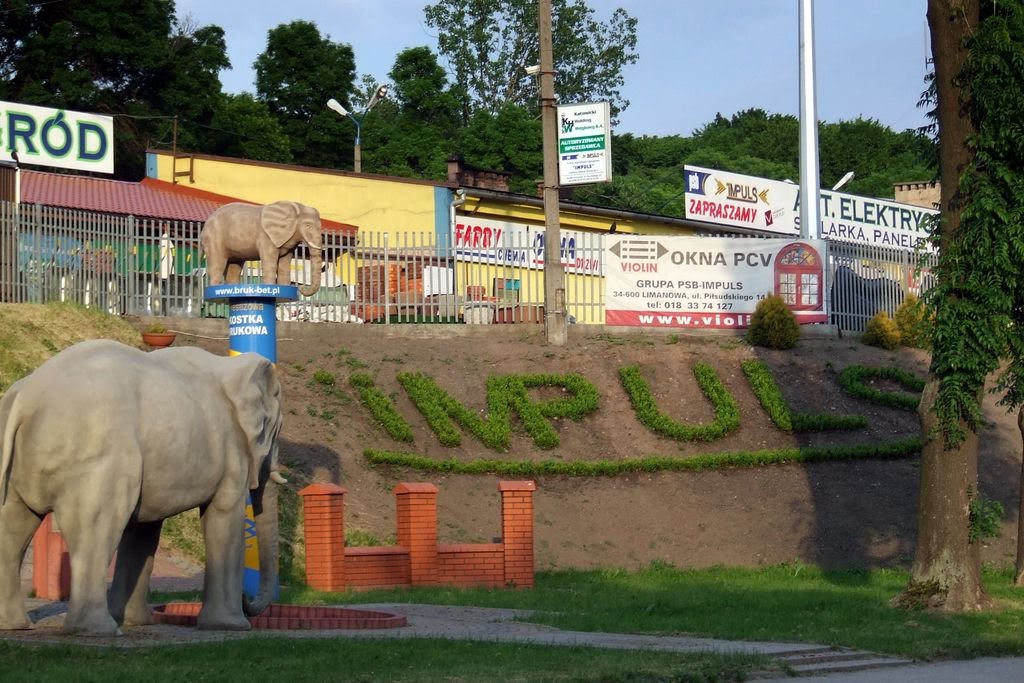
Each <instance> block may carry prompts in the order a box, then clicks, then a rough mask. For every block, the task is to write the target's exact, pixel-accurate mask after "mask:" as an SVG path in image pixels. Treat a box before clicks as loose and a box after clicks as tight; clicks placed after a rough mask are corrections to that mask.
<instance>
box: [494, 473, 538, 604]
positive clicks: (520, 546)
mask: <svg viewBox="0 0 1024 683" xmlns="http://www.w3.org/2000/svg"><path fill="white" fill-rule="evenodd" d="M498 490H499V491H501V537H502V542H503V543H504V546H505V548H504V549H505V585H506V586H515V587H516V588H530V587H532V586H533V492H534V491H536V490H537V483H536V482H533V481H501V482H498Z"/></svg>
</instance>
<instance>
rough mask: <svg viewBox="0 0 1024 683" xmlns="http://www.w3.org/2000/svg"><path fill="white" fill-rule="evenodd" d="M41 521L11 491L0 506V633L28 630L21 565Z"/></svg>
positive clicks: (28, 621)
mask: <svg viewBox="0 0 1024 683" xmlns="http://www.w3.org/2000/svg"><path fill="white" fill-rule="evenodd" d="M41 521H42V518H41V517H40V516H39V515H37V514H36V513H34V512H33V511H32V510H31V509H29V507H28V506H27V505H25V504H24V503H23V502H22V500H21V498H20V497H19V496H18V494H17V493H15V492H14V490H13V488H12V489H11V490H9V491H8V493H7V500H5V501H4V504H3V505H2V506H0V629H2V630H13V629H22V628H29V627H30V626H31V625H32V622H31V621H30V620H29V618H28V614H27V613H26V612H25V599H24V596H23V595H22V591H21V563H22V561H24V559H25V551H26V550H27V549H28V546H29V543H31V541H32V534H34V533H35V531H36V529H38V528H39V523H40V522H41Z"/></svg>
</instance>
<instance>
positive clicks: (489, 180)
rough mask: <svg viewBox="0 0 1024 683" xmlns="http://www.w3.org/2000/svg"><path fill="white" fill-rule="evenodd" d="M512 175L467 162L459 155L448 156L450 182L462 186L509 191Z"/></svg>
mask: <svg viewBox="0 0 1024 683" xmlns="http://www.w3.org/2000/svg"><path fill="white" fill-rule="evenodd" d="M511 177H512V174H511V173H506V172H505V171H492V170H488V169H485V168H477V167H476V166H473V165H471V164H467V163H466V160H465V159H463V158H462V157H460V156H458V155H455V156H450V157H448V182H449V183H454V184H456V185H458V186H460V187H475V188H477V189H480V190H494V191H495V192H508V191H509V190H508V181H509V178H511Z"/></svg>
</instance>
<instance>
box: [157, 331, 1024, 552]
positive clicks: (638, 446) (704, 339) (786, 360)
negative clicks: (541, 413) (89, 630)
mask: <svg viewBox="0 0 1024 683" xmlns="http://www.w3.org/2000/svg"><path fill="white" fill-rule="evenodd" d="M174 322H175V324H173V325H172V327H174V328H175V329H178V330H179V331H181V332H183V334H181V335H179V337H178V341H177V342H176V344H179V345H180V344H192V343H194V344H197V345H200V346H203V347H205V348H208V349H210V350H212V351H215V352H218V353H226V352H227V341H226V339H225V335H226V324H225V323H224V321H217V320H212V321H192V320H181V321H174ZM278 332H279V343H278V365H279V367H280V369H281V371H282V376H283V381H284V390H285V402H286V416H285V426H284V430H283V439H284V441H283V444H282V455H283V459H284V462H285V463H286V464H287V465H288V467H289V469H290V470H291V473H290V474H291V479H292V481H293V483H294V484H295V485H296V486H297V487H301V486H303V485H305V484H306V483H309V482H311V481H331V482H335V483H339V484H341V485H342V486H344V487H345V488H346V489H347V491H348V494H347V495H346V499H345V501H346V527H347V530H348V533H349V534H350V535H351V534H353V533H354V532H360V533H367V534H370V535H372V536H374V537H376V538H377V539H380V540H382V541H385V542H393V539H394V534H395V528H394V498H393V495H392V493H391V491H392V489H393V488H394V486H395V485H396V484H397V483H399V482H402V481H428V482H432V483H434V484H436V485H437V486H438V488H439V495H438V505H439V512H438V514H439V535H440V540H441V542H449V543H454V542H489V541H491V540H492V538H494V537H496V536H498V535H500V533H501V530H500V524H499V507H498V502H499V499H498V492H497V485H498V481H499V478H498V477H496V476H492V475H437V474H430V475H425V474H423V473H420V472H416V471H411V470H405V469H401V468H390V467H388V468H374V467H370V466H368V464H367V463H366V460H365V458H364V455H363V453H364V451H365V450H366V449H368V448H370V449H381V450H389V451H404V452H412V453H416V454H420V455H424V456H428V457H430V458H436V459H447V458H456V459H459V460H473V459H479V458H487V459H508V460H560V461H573V460H588V459H591V460H593V459H602V460H605V459H619V458H636V457H641V456H646V455H673V456H678V457H687V456H689V455H693V454H699V453H720V452H726V451H746V450H757V449H764V448H774V447H779V446H784V445H796V444H800V445H808V444H815V445H826V444H851V443H872V442H881V441H887V440H891V439H894V438H899V437H901V436H908V435H913V434H916V433H917V431H918V424H917V417H916V414H915V413H912V412H907V411H901V410H896V409H892V408H885V407H881V406H878V405H875V404H873V403H870V402H867V401H864V400H860V399H854V398H851V397H849V396H847V395H846V394H844V393H843V392H842V391H841V390H840V389H839V385H838V383H837V381H836V374H837V373H838V372H839V371H840V370H842V369H843V368H844V367H846V366H848V365H852V364H861V365H868V366H877V367H886V366H896V367H899V368H903V369H906V370H911V371H914V372H916V373H917V374H918V375H919V376H922V377H923V376H924V372H925V369H926V366H927V357H926V355H925V354H923V353H921V352H918V351H910V350H901V351H898V352H888V351H883V350H880V349H877V348H873V347H867V346H864V345H862V344H860V343H859V342H857V341H856V340H851V339H835V338H805V339H803V340H801V341H800V343H799V345H798V347H797V348H796V349H793V350H791V351H785V352H782V351H766V350H764V349H754V348H751V347H749V346H747V345H746V344H744V343H743V342H742V340H741V339H739V338H738V337H735V336H703V335H701V336H685V335H678V334H671V333H654V332H648V333H637V332H634V333H625V334H620V333H615V334H611V333H607V332H605V331H603V330H600V329H589V328H584V327H582V326H581V327H574V328H571V332H570V335H569V343H568V344H567V345H566V346H564V347H553V346H550V345H548V344H547V343H546V341H545V340H544V337H543V333H542V328H541V327H540V326H534V325H493V326H476V325H471V326H467V325H458V326H455V325H453V326H418V327H417V326H385V325H327V324H314V323H283V324H281V326H280V327H279V329H278ZM753 357H758V358H761V359H762V360H764V361H765V362H766V363H767V364H768V365H769V367H770V368H771V369H772V371H773V373H774V376H775V379H776V382H777V383H778V384H779V386H780V387H781V388H782V391H783V393H784V395H785V396H786V398H787V400H788V401H789V403H790V405H791V407H792V409H793V410H794V411H797V412H807V413H820V412H834V413H839V414H860V415H865V416H867V417H868V422H869V427H868V428H867V429H862V430H857V431H853V432H841V431H833V432H825V433H819V434H811V435H797V436H793V435H790V434H786V433H784V432H782V431H780V430H778V429H777V428H776V427H775V426H774V425H773V424H772V423H771V421H770V420H769V418H768V417H767V415H766V414H765V412H764V410H763V409H762V408H761V407H760V405H759V404H758V402H757V400H756V398H755V397H754V395H753V393H752V392H751V389H750V387H749V384H748V383H747V380H746V378H745V377H744V375H743V373H742V371H741V369H740V362H741V361H742V360H743V359H746V358H753ZM696 362H702V363H708V364H710V365H711V366H712V367H714V368H715V370H716V371H717V373H718V375H719V376H720V377H721V379H722V381H723V382H724V384H725V385H726V387H727V388H728V390H729V391H730V393H731V394H732V396H733V397H734V398H735V399H736V400H737V402H738V403H739V406H740V411H741V424H740V428H739V429H738V430H737V431H736V432H734V433H732V434H730V435H728V436H726V437H725V438H722V439H720V440H717V441H714V442H711V443H679V442H676V441H673V440H671V439H667V438H664V437H660V436H658V435H656V434H654V433H652V432H651V431H650V430H649V429H648V428H647V427H645V426H643V425H642V424H640V423H639V422H638V421H637V418H636V415H635V413H634V412H633V409H632V407H631V405H630V403H629V400H628V399H627V397H626V394H625V392H624V390H623V388H622V386H621V384H620V382H619V378H618V371H619V369H620V368H622V367H624V366H627V365H634V364H635V365H639V367H640V369H641V372H642V374H643V376H644V377H645V378H646V379H647V381H648V382H649V384H650V387H651V390H652V393H653V394H654V396H655V398H656V400H657V402H658V406H659V408H660V410H661V411H662V412H664V413H665V414H667V415H668V416H670V417H671V418H672V419H674V420H676V421H679V422H686V423H690V424H693V423H701V422H706V421H710V420H711V419H712V418H713V412H712V409H711V407H710V405H709V403H708V401H707V400H706V399H705V398H704V397H703V395H702V394H701V392H700V390H699V388H698V386H697V383H696V380H695V379H694V376H693V371H692V368H693V365H694V363H696ZM317 371H320V375H319V377H320V378H321V380H324V379H326V378H327V377H328V376H330V377H333V378H334V380H335V384H334V386H333V388H328V387H326V385H324V384H323V383H322V382H318V381H316V380H314V374H315V373H317ZM353 372H362V373H369V374H370V375H371V376H373V377H374V379H375V386H376V387H377V388H378V389H380V390H381V391H383V393H384V394H386V395H388V396H390V397H391V398H392V399H393V400H394V402H395V405H396V407H397V408H398V411H399V413H400V414H401V415H402V416H403V417H404V418H405V420H406V421H407V423H408V424H409V425H410V426H411V428H412V430H413V433H414V440H413V442H412V443H411V444H406V443H399V442H396V441H394V440H392V439H391V438H390V437H389V436H388V435H387V434H386V433H385V432H384V430H383V429H381V428H380V427H379V426H378V425H377V424H375V421H374V419H373V418H372V416H371V415H370V413H369V411H368V410H367V409H366V408H365V407H364V406H363V405H362V404H361V403H360V400H359V398H358V394H357V393H356V391H355V390H354V389H353V388H352V387H351V386H350V385H349V384H348V378H349V376H350V375H351V374H352V373H353ZM402 372H420V373H424V374H427V375H429V376H431V377H432V378H433V379H434V380H435V381H436V383H437V384H438V385H439V386H440V387H442V388H444V389H445V390H446V391H447V392H448V393H449V394H450V395H451V396H453V397H454V398H456V399H458V400H460V401H462V402H463V403H464V404H465V405H466V406H468V407H470V408H473V409H476V410H477V411H479V412H480V413H481V414H483V413H485V412H486V411H485V396H486V394H485V382H486V378H487V376H488V375H490V374H502V375H504V374H535V373H555V374H566V373H578V374H580V375H582V376H583V377H585V378H586V379H587V380H588V381H590V382H591V383H593V384H594V385H595V386H596V388H597V389H598V391H599V394H600V407H599V409H598V410H597V411H596V412H594V413H592V414H590V415H588V416H587V417H585V418H583V419H582V420H580V421H579V422H574V421H571V420H560V421H557V422H556V429H557V431H558V435H559V446H558V447H557V448H555V449H553V450H547V451H545V450H541V449H539V448H537V447H536V446H535V445H534V444H533V443H532V441H531V440H530V439H529V438H528V437H527V436H526V435H525V434H524V433H523V432H522V430H521V429H520V430H518V431H515V430H514V431H515V433H514V435H513V437H512V443H511V448H510V449H509V451H508V452H507V453H496V452H494V451H491V450H489V449H488V448H487V447H486V446H484V445H483V444H482V443H481V442H479V441H478V440H476V439H475V438H474V437H472V436H471V435H469V434H468V433H465V432H463V437H462V445H461V446H458V447H454V448H450V447H445V446H442V445H441V444H440V443H439V442H438V439H437V437H436V436H435V435H434V434H433V433H432V432H431V431H430V430H429V428H428V427H427V425H426V422H425V420H424V418H423V416H422V415H421V414H420V413H419V412H418V410H417V409H416V407H415V406H414V405H413V404H412V402H411V401H410V400H409V398H408V395H407V394H406V392H405V389H404V388H403V387H402V386H401V385H400V384H399V382H398V380H397V376H398V374H399V373H402ZM891 388H893V387H891ZM531 391H534V392H536V394H535V395H536V398H537V400H543V399H544V398H546V397H550V396H552V395H554V394H552V393H551V392H554V391H557V390H555V389H551V388H547V389H534V390H531ZM986 415H987V417H988V419H989V421H990V424H989V425H988V426H987V427H986V428H985V432H984V434H983V435H982V439H981V443H982V450H983V458H982V464H981V470H982V473H983V474H982V484H981V489H982V491H983V492H984V493H985V494H986V495H988V496H989V497H992V498H995V499H997V500H1000V501H1001V502H1002V503H1003V505H1004V507H1005V510H1006V514H1005V517H1004V519H1005V522H1006V523H1005V525H1004V527H1005V528H1004V533H1003V536H1002V537H1001V538H1000V539H997V540H996V541H994V542H992V543H991V544H990V545H989V546H988V547H987V548H986V550H985V559H986V561H991V562H997V563H1009V562H1012V561H1013V552H1014V547H1015V543H1016V541H1015V538H1016V536H1015V533H1016V529H1015V524H1011V522H1015V520H1016V516H1017V504H1016V492H1017V481H1018V477H1019V476H1020V471H1021V464H1020V457H1021V455H1020V454H1021V445H1020V434H1019V432H1018V430H1017V425H1016V419H1015V416H1012V415H1007V414H1006V413H1005V411H1003V410H1002V409H1001V408H996V407H995V406H994V402H993V401H992V399H991V398H990V399H989V405H988V408H987V411H986ZM917 474H918V470H917V463H916V461H913V460H901V461H863V462H851V463H834V464H833V463H829V464H813V465H806V466H805V465H781V466H772V467H765V468H755V469H728V470H722V471H714V472H702V473H689V472H660V473H650V474H634V475H628V476H618V477H596V478H595V477H568V476H544V477H539V478H538V479H537V493H536V498H535V522H536V559H537V566H538V568H542V569H543V568H553V567H570V566H571V567H580V568H585V567H598V566H600V567H610V566H613V567H636V566H640V565H644V564H647V563H650V562H652V561H664V562H669V563H673V564H676V565H681V566H695V567H703V566H709V565H716V564H727V565H743V566H756V565H759V564H775V563H781V562H806V563H819V564H823V565H827V566H879V565H892V564H906V563H907V562H909V559H910V557H911V554H912V552H913V533H914V528H915V520H914V515H915V505H916V494H917Z"/></svg>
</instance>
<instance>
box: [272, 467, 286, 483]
mask: <svg viewBox="0 0 1024 683" xmlns="http://www.w3.org/2000/svg"><path fill="white" fill-rule="evenodd" d="M270 478H271V479H273V480H274V483H275V484H287V483H288V480H287V479H285V478H284V477H282V476H281V473H280V472H278V471H277V470H274V471H273V472H271V473H270Z"/></svg>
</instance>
